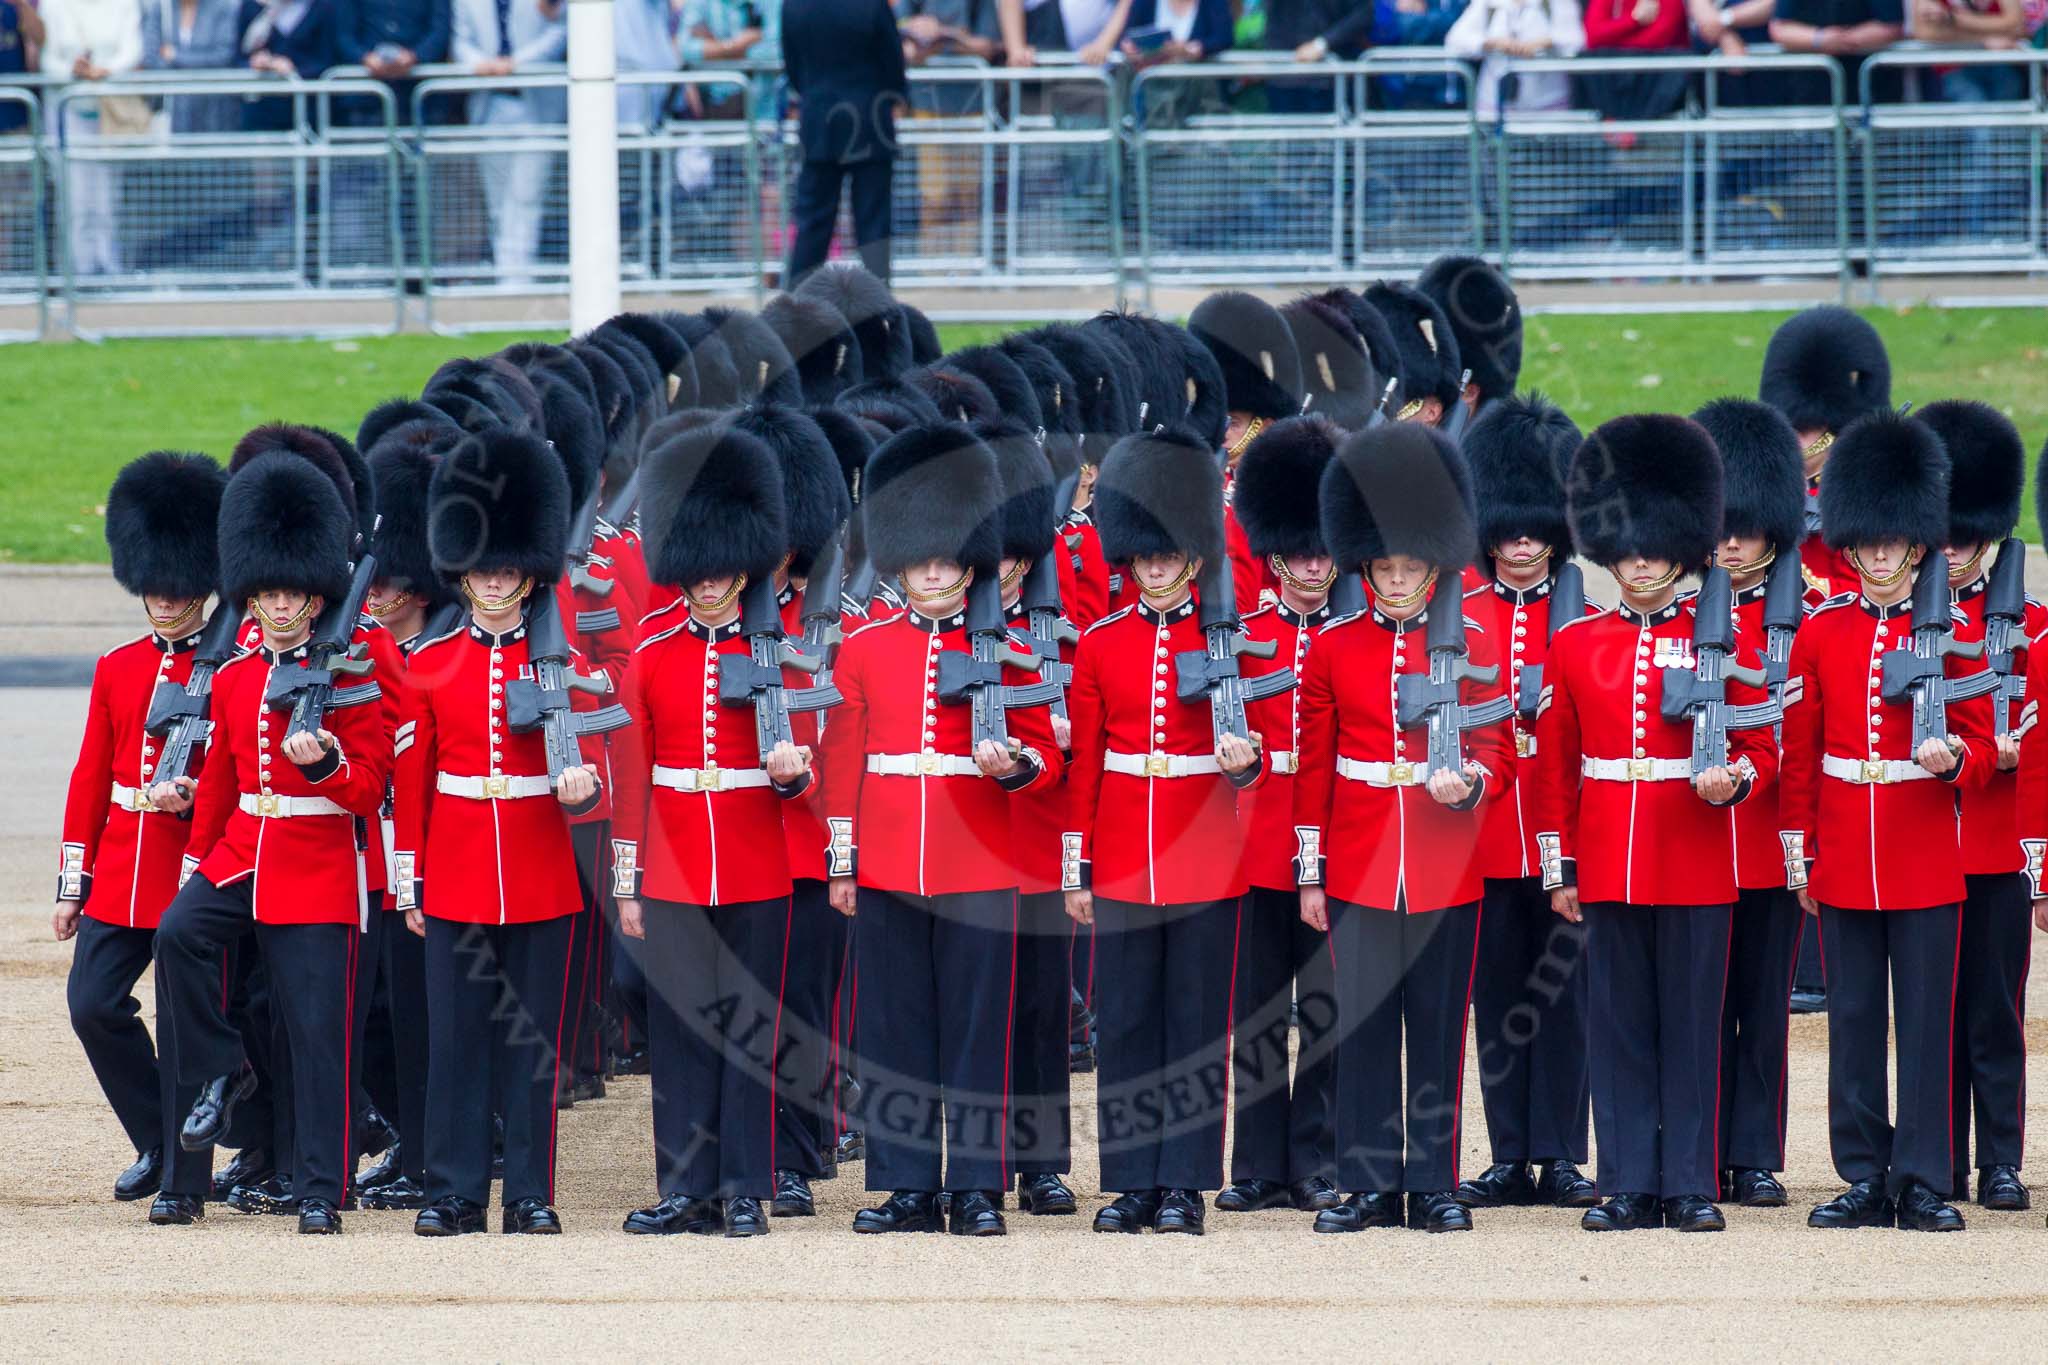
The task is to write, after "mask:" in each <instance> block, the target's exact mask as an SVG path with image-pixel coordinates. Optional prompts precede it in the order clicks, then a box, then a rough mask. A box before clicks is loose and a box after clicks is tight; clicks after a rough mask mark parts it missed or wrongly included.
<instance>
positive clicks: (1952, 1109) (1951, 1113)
mask: <svg viewBox="0 0 2048 1365" xmlns="http://www.w3.org/2000/svg"><path fill="white" fill-rule="evenodd" d="M1955 910H1956V956H1955V961H1954V962H1953V963H1952V964H1951V965H1950V967H1949V972H1948V1046H1947V1047H1945V1048H1943V1049H1942V1050H1941V1060H1942V1061H1943V1062H1944V1063H1945V1064H1946V1065H1947V1067H1948V1084H1947V1085H1946V1086H1944V1087H1942V1102H1941V1109H1942V1112H1943V1113H1945V1114H1947V1115H1948V1151H1949V1160H1950V1161H1951V1162H1953V1161H1954V1160H1955V1150H1956V984H1957V982H1958V981H1959V980H1960V979H1961V977H1962V972H1963V907H1962V906H1961V905H1960V904H1958V905H1957V906H1956V908H1955ZM1822 963H1823V965H1825V963H1826V959H1825V958H1823V959H1822ZM1949 1193H1950V1194H1954V1193H1955V1191H1954V1190H1953V1189H1951V1190H1950V1191H1949Z"/></svg>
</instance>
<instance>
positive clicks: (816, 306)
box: [761, 294, 866, 407]
mask: <svg viewBox="0 0 2048 1365" xmlns="http://www.w3.org/2000/svg"><path fill="white" fill-rule="evenodd" d="M761 321H763V322H765V323H767V324H768V326H769V328H770V329H771V330H772V331H773V332H774V333H775V335H776V336H778V337H780V338H782V344H783V345H784V346H786V347H788V348H789V353H790V355H791V356H792V357H793V358H794V359H795V360H796V374H797V382H798V384H799V386H800V387H801V388H802V389H803V392H804V402H805V403H808V404H810V405H812V406H814V407H815V406H816V405H817V404H820V403H829V402H831V401H832V400H833V399H835V398H837V397H838V396H839V395H840V394H842V393H844V392H846V391H847V390H848V389H850V388H852V387H853V386H854V385H855V384H858V383H860V382H861V380H862V379H864V378H865V377H866V375H865V373H864V372H863V370H862V365H861V355H860V338H859V337H857V336H855V335H854V334H853V328H852V327H850V326H848V325H847V322H846V319H845V318H843V317H841V316H840V315H839V310H838V309H837V308H834V307H833V306H832V305H831V304H829V303H826V302H825V301H824V300H823V299H805V298H798V297H797V296H796V295H794V294H778V295H776V296H775V297H774V298H772V299H770V300H768V305H767V307H765V308H763V309H762V310H761Z"/></svg>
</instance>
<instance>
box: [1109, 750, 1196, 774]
mask: <svg viewBox="0 0 2048 1365" xmlns="http://www.w3.org/2000/svg"><path fill="white" fill-rule="evenodd" d="M1102 770H1103V771H1104V772H1107V773H1122V774H1124V775H1125V776H1126V777H1206V776H1208V775H1210V774H1212V773H1220V772H1222V771H1223V765H1222V764H1221V763H1219V762H1218V761H1217V759H1216V755H1214V754H1120V753H1118V752H1117V751H1116V750H1114V749H1111V750H1110V751H1109V752H1107V753H1105V754H1104V755H1103V756H1102Z"/></svg>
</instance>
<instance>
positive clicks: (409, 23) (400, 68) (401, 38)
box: [333, 0, 454, 123]
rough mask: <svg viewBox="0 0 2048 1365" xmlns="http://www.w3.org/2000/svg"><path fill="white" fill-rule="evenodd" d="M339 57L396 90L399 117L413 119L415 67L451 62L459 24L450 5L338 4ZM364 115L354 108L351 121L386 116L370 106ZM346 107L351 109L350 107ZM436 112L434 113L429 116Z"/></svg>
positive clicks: (395, 0) (390, 0)
mask: <svg viewBox="0 0 2048 1365" xmlns="http://www.w3.org/2000/svg"><path fill="white" fill-rule="evenodd" d="M333 2H334V6H335V11H334V55H335V60H336V61H337V62H339V63H340V64H342V65H345V66H360V67H363V68H364V69H365V70H367V71H368V72H369V73H370V74H371V75H372V76H374V77H376V78H377V79H378V80H380V81H387V82H389V83H390V85H391V95H392V98H393V99H395V100H396V101H397V102H398V117H399V119H400V120H404V119H405V118H407V117H408V113H407V111H408V109H409V108H410V106H411V104H412V90H413V86H414V85H415V84H416V82H415V81H413V80H411V79H409V78H410V77H411V76H412V72H413V68H414V67H416V66H422V65H426V64H429V63H434V62H445V61H447V60H448V52H449V43H450V40H451V37H452V35H453V30H454V19H453V16H452V13H451V10H450V5H449V0H333ZM348 103H350V104H354V103H362V104H365V105H366V107H365V108H363V109H361V110H356V109H350V110H349V111H348V112H349V118H348V121H349V122H352V123H353V122H359V121H361V119H362V117H363V116H365V115H374V116H375V117H376V119H377V120H378V121H379V122H381V121H382V118H383V115H382V113H381V112H380V111H378V110H377V109H376V108H375V106H373V105H368V102H367V101H350V102H348ZM345 107H346V106H345ZM429 112H430V113H431V112H432V111H429Z"/></svg>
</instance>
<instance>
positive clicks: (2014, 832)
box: [1954, 575, 2048, 877]
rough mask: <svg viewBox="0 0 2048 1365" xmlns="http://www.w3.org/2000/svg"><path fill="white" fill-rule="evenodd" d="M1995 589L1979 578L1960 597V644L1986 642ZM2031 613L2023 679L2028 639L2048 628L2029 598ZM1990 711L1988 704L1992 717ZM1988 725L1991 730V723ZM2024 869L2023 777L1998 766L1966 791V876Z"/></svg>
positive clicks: (2023, 665)
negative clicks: (1989, 598)
mask: <svg viewBox="0 0 2048 1365" xmlns="http://www.w3.org/2000/svg"><path fill="white" fill-rule="evenodd" d="M1989 586H1990V583H1989V581H1988V580H1987V579H1985V578H1984V577H1983V576H1982V575H1979V576H1978V578H1977V581H1976V582H1974V583H1971V584H1969V585H1968V586H1966V587H1964V588H1962V589H1960V590H1959V591H1957V592H1956V593H1955V594H1954V601H1955V607H1956V610H1957V611H1959V612H1961V613H1962V614H1963V618H1964V619H1963V620H1961V621H1959V622H1957V623H1956V639H1957V640H1960V641H1963V642H1965V643H1975V642H1976V641H1979V640H1982V639H1983V638H1984V590H1985V589H1986V588H1988V587H1989ZM2026 613H2027V615H2026V621H2025V622H2024V624H2022V625H2021V627H2020V634H2021V636H2022V637H2023V638H2022V640H2021V642H2020V645H2019V647H2018V648H2017V649H2015V650H2014V651H2013V671H2014V673H2015V674H2017V675H2018V676H2019V677H2022V678H2024V677H2025V676H2027V666H2028V663H2029V656H2030V655H2031V654H2032V652H2033V651H2032V650H2030V649H2029V648H2028V647H2027V643H2026V641H2027V640H2028V639H2031V638H2032V637H2033V636H2035V635H2037V634H2039V633H2040V632H2041V631H2042V630H2044V629H2048V608H2043V607H2042V605H2041V604H2040V603H2039V602H2036V601H2033V600H2032V599H2029V600H2028V602H2027V605H2026ZM1989 709H1990V708H1989V707H1988V706H1987V707H1986V711H1987V713H1988V711H1989ZM2023 714H2024V707H2014V708H2010V709H2009V710H2008V711H2007V714H2006V724H2007V725H2009V726H2011V727H2012V728H2013V729H2014V730H2017V729H2018V728H2019V725H2020V721H2021V717H2022V715H2023ZM1985 723H1986V725H1987V727H1988V726H1989V724H1990V721H1989V720H1988V719H1987V720H1986V722H1985ZM1994 738H1995V737H1994ZM2021 865H2022V860H2021V857H2020V835H2019V773H2018V772H2017V771H2010V772H2000V771H1998V770H1997V768H1996V767H1994V768H1993V769H1992V771H1991V772H1990V773H1989V774H1987V775H1986V776H1985V778H1984V783H1983V785H1982V786H1980V787H1965V788H1964V789H1963V873H1964V875H1966V876H1972V877H1974V876H1983V875H1987V874H1994V873H2001V872H2018V871H2019V870H2020V868H2021Z"/></svg>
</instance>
